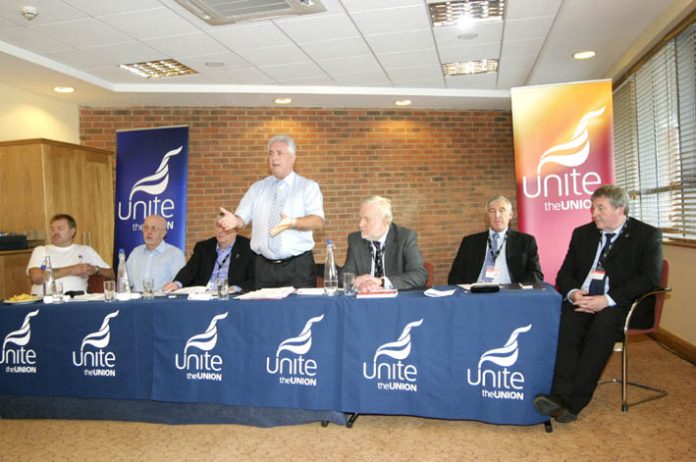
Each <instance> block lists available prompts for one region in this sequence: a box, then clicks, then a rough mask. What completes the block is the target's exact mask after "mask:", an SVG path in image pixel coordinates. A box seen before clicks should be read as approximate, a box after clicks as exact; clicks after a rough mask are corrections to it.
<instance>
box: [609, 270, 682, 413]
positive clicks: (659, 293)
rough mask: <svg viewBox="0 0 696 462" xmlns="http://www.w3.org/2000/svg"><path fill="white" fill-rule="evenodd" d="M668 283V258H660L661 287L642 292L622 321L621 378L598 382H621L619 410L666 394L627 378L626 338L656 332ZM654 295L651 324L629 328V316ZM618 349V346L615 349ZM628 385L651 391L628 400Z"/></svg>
mask: <svg viewBox="0 0 696 462" xmlns="http://www.w3.org/2000/svg"><path fill="white" fill-rule="evenodd" d="M668 283H669V260H666V259H665V260H662V273H661V275H660V286H661V287H662V288H661V289H656V290H653V291H651V292H648V293H647V294H643V295H642V296H641V297H639V298H638V299H636V300H635V301H634V302H633V304H632V305H631V309H630V310H629V312H628V316H627V317H626V322H625V323H624V329H623V338H622V339H621V341H620V342H619V343H618V344H617V345H619V346H620V348H621V378H620V379H618V378H613V379H611V380H607V381H604V382H601V383H600V384H605V383H617V384H621V412H628V408H629V406H635V405H637V404H641V403H645V402H647V401H652V400H655V399H660V398H664V397H665V396H667V391H665V390H662V389H660V388H656V387H653V386H650V385H645V384H642V383H637V382H630V381H629V380H628V339H629V337H633V336H636V335H643V334H656V333H657V332H658V330H659V327H660V319H661V318H662V308H663V306H664V303H665V295H666V294H667V292H670V291H671V290H672V289H671V288H670V287H668V286H667V284H668ZM653 296H654V297H655V319H654V320H653V324H652V326H650V327H648V328H645V329H637V328H631V327H629V326H630V324H631V318H632V317H633V314H634V313H635V312H636V310H637V309H638V306H639V305H640V303H641V302H642V301H643V300H645V299H646V298H648V297H653ZM616 351H618V348H617V350H616ZM628 385H631V386H634V387H638V388H642V389H644V390H648V391H651V392H653V393H652V394H650V395H649V396H648V397H646V398H643V399H640V400H638V401H635V402H633V403H629V402H628V390H627V387H628Z"/></svg>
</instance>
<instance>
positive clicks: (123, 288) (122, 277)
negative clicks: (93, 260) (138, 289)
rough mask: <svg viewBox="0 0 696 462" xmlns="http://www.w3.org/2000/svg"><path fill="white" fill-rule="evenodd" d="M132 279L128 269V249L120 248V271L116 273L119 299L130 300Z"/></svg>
mask: <svg viewBox="0 0 696 462" xmlns="http://www.w3.org/2000/svg"><path fill="white" fill-rule="evenodd" d="M130 293H131V287H130V280H129V279H128V270H127V269H126V251H125V250H123V249H118V273H117V275H116V298H117V299H118V300H130Z"/></svg>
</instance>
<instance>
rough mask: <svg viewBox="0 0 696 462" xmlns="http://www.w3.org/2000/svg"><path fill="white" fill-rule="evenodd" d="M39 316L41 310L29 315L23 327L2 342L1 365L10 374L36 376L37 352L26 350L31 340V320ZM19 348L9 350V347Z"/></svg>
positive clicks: (8, 335)
mask: <svg viewBox="0 0 696 462" xmlns="http://www.w3.org/2000/svg"><path fill="white" fill-rule="evenodd" d="M38 314H39V310H36V311H32V312H30V313H27V315H26V316H25V317H24V322H23V323H22V326H21V327H20V328H19V329H17V330H15V331H13V332H10V333H9V334H7V335H6V336H5V340H3V342H2V357H0V364H1V365H4V366H5V372H6V373H8V374H36V351H34V350H32V349H30V348H24V347H25V346H27V345H28V344H29V340H31V324H30V323H31V318H33V317H34V316H36V315H38ZM10 344H12V345H16V346H18V347H19V348H8V347H7V346H8V345H10Z"/></svg>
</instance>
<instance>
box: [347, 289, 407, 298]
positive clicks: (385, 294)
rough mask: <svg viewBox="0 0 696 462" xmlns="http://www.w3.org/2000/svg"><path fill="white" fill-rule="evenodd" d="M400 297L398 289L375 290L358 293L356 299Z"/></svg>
mask: <svg viewBox="0 0 696 462" xmlns="http://www.w3.org/2000/svg"><path fill="white" fill-rule="evenodd" d="M397 295H399V291H398V290H397V289H383V290H375V291H373V292H358V294H357V295H356V296H355V297H356V298H394V297H396V296H397Z"/></svg>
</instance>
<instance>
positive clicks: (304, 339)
mask: <svg viewBox="0 0 696 462" xmlns="http://www.w3.org/2000/svg"><path fill="white" fill-rule="evenodd" d="M323 319H324V315H323V314H322V315H320V316H315V317H313V318H310V319H309V320H308V321H307V322H306V323H305V326H304V328H303V329H302V331H301V332H300V335H298V336H297V337H290V338H288V339H285V340H283V341H282V342H280V344H279V345H278V349H277V350H276V354H275V358H273V359H272V358H271V357H270V356H266V372H268V373H269V374H271V375H278V382H279V383H281V384H284V385H304V386H308V387H316V386H317V377H316V375H317V369H318V365H317V361H316V360H314V359H312V358H305V357H304V355H306V354H307V353H309V350H310V349H311V348H312V325H313V324H314V323H317V322H320V321H322V320H323ZM283 351H287V352H289V353H292V356H291V357H287V356H286V357H281V356H280V353H282V352H283Z"/></svg>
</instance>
